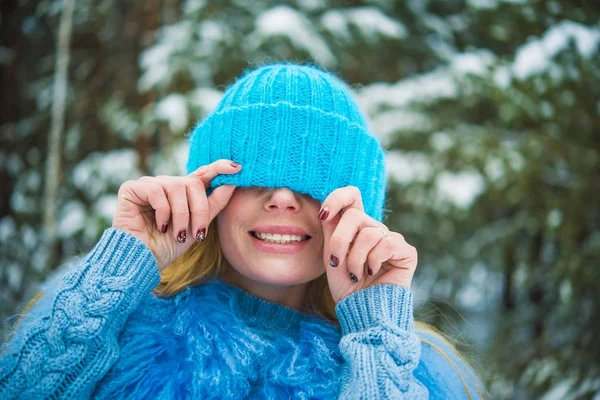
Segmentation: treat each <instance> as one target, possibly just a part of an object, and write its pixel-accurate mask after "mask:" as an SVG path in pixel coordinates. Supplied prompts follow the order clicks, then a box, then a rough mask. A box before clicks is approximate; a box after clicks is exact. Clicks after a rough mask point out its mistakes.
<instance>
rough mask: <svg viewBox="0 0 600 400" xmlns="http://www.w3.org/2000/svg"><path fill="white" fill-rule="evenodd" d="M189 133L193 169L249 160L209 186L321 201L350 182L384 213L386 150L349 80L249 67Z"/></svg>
mask: <svg viewBox="0 0 600 400" xmlns="http://www.w3.org/2000/svg"><path fill="white" fill-rule="evenodd" d="M190 136H191V137H190V154H189V159H188V163H187V170H188V172H191V171H194V170H196V169H197V168H198V167H200V166H201V165H206V164H210V163H212V162H214V161H216V160H218V159H220V158H226V159H230V160H233V161H235V162H238V163H240V164H242V165H243V168H242V170H241V171H240V172H239V173H237V174H235V175H219V176H217V177H216V178H215V179H213V181H212V182H211V187H210V188H209V192H212V190H214V188H216V187H218V186H220V185H224V184H230V185H237V186H242V187H249V186H260V187H267V188H278V187H287V188H289V189H291V190H293V191H295V192H298V193H303V194H308V195H310V196H312V197H313V198H314V199H316V200H318V201H320V202H323V200H325V198H326V197H327V196H328V195H329V194H330V193H331V192H332V191H333V190H335V189H337V188H341V187H344V186H349V185H352V186H356V187H358V189H359V190H360V192H361V195H362V200H363V204H364V207H365V212H366V213H367V214H368V215H370V216H371V217H373V218H375V219H377V220H378V221H381V220H382V218H383V207H384V202H385V190H386V177H385V165H384V151H383V149H382V148H381V146H380V144H379V142H378V140H377V139H376V138H375V137H374V136H372V135H371V134H369V132H368V130H367V125H366V122H365V120H364V118H363V116H362V115H361V113H360V111H359V109H358V106H357V104H356V102H355V101H354V100H353V98H352V96H351V94H350V91H349V88H348V86H347V85H346V84H345V83H344V82H342V81H341V80H340V79H338V78H337V77H335V76H334V75H332V74H330V73H327V72H324V71H322V70H320V69H317V68H315V67H311V66H304V65H294V64H274V65H268V66H263V67H260V68H257V69H255V70H253V71H250V72H248V73H246V74H245V75H243V76H242V77H241V78H239V79H238V80H237V81H236V82H235V83H234V84H233V85H232V86H230V87H229V88H228V89H227V91H226V92H225V95H224V97H223V99H222V100H221V102H220V103H219V104H218V106H217V108H216V109H215V110H214V112H213V113H212V114H210V115H209V116H208V117H207V118H206V119H205V120H204V121H202V122H201V123H199V124H198V125H197V126H196V127H195V128H194V130H193V131H192V133H191V135H190Z"/></svg>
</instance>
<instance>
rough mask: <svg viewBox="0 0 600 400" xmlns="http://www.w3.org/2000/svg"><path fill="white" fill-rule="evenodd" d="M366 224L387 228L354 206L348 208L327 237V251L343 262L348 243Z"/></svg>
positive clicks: (354, 238)
mask: <svg viewBox="0 0 600 400" xmlns="http://www.w3.org/2000/svg"><path fill="white" fill-rule="evenodd" d="M368 226H378V227H379V226H381V227H382V229H385V230H387V228H386V226H385V225H383V224H382V223H380V222H379V221H376V220H374V219H373V218H371V217H369V216H368V215H367V214H365V213H364V212H363V211H358V210H357V209H354V208H351V209H348V210H347V211H346V212H345V213H344V214H343V215H342V216H341V218H340V221H339V223H338V224H337V226H335V229H334V230H333V233H332V234H331V236H330V238H329V251H330V252H331V254H333V255H334V256H336V257H337V258H338V260H339V263H340V264H343V263H344V262H345V260H346V255H347V253H348V248H349V246H350V243H352V242H353V241H354V240H356V235H357V234H358V233H359V231H361V230H362V229H365V228H366V227H368ZM380 237H381V233H380Z"/></svg>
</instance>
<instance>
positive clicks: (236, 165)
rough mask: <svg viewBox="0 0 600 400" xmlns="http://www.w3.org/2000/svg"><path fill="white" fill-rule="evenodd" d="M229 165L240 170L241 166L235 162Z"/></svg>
mask: <svg viewBox="0 0 600 400" xmlns="http://www.w3.org/2000/svg"><path fill="white" fill-rule="evenodd" d="M229 165H231V166H232V167H233V168H238V167H239V166H240V164H238V163H236V162H234V161H232V162H230V163H229Z"/></svg>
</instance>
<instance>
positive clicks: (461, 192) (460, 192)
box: [435, 171, 485, 209]
mask: <svg viewBox="0 0 600 400" xmlns="http://www.w3.org/2000/svg"><path fill="white" fill-rule="evenodd" d="M435 185H436V190H437V193H438V195H439V196H441V197H442V199H444V200H446V201H449V202H450V203H453V204H454V205H455V206H457V207H459V208H464V209H468V208H469V207H470V206H471V205H472V204H473V202H474V201H475V199H476V198H477V196H479V195H480V194H481V193H482V192H483V189H484V187H485V183H484V180H483V178H482V176H481V175H480V174H479V173H477V172H470V171H463V172H459V173H453V172H448V171H444V172H441V173H440V174H438V176H437V177H436V181H435Z"/></svg>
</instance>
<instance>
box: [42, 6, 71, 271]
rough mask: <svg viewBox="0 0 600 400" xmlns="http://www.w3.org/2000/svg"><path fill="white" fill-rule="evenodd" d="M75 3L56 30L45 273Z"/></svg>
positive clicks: (52, 245) (51, 245)
mask: <svg viewBox="0 0 600 400" xmlns="http://www.w3.org/2000/svg"><path fill="white" fill-rule="evenodd" d="M74 6H75V0H64V2H63V9H62V13H61V16H60V26H59V31H58V40H57V45H56V47H57V49H56V50H57V52H56V68H55V71H54V101H53V104H52V121H51V124H50V137H49V139H48V158H47V159H46V190H45V196H44V199H45V204H44V237H45V249H44V250H45V263H44V269H45V270H46V271H49V270H50V269H51V266H52V264H53V263H54V261H55V258H56V243H57V233H56V211H57V209H58V189H59V186H60V168H61V153H62V151H61V137H62V134H63V131H64V126H65V109H66V102H67V88H68V71H69V58H70V44H71V32H72V27H73V8H74Z"/></svg>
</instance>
